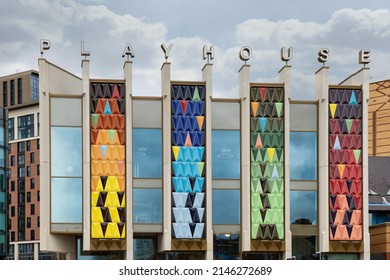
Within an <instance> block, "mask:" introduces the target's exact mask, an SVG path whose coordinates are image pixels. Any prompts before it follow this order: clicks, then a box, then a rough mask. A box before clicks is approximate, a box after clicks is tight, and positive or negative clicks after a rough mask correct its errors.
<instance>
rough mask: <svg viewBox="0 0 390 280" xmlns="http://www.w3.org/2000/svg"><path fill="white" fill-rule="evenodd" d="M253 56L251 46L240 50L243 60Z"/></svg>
mask: <svg viewBox="0 0 390 280" xmlns="http://www.w3.org/2000/svg"><path fill="white" fill-rule="evenodd" d="M251 57H252V49H251V47H248V46H245V47H242V48H241V50H240V59H241V60H242V61H248V60H249V59H250V58H251Z"/></svg>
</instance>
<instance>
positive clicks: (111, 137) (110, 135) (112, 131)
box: [108, 129, 116, 144]
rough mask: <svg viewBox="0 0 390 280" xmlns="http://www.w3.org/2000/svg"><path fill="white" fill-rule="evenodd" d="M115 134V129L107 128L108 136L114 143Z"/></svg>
mask: <svg viewBox="0 0 390 280" xmlns="http://www.w3.org/2000/svg"><path fill="white" fill-rule="evenodd" d="M115 134H116V130H112V129H110V130H108V136H109V137H110V143H111V144H113V143H114V139H115Z"/></svg>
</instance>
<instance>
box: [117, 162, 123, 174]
mask: <svg viewBox="0 0 390 280" xmlns="http://www.w3.org/2000/svg"><path fill="white" fill-rule="evenodd" d="M117 164H118V169H119V174H120V175H124V172H123V165H124V163H123V160H119V161H117Z"/></svg>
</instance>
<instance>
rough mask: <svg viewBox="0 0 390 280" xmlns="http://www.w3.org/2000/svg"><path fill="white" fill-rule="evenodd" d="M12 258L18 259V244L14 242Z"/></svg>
mask: <svg viewBox="0 0 390 280" xmlns="http://www.w3.org/2000/svg"><path fill="white" fill-rule="evenodd" d="M14 260H19V244H18V243H14Z"/></svg>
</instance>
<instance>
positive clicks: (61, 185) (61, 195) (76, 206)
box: [51, 178, 82, 223]
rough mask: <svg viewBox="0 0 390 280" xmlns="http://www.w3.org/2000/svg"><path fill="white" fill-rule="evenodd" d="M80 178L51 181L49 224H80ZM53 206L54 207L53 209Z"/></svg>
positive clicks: (53, 179) (54, 179)
mask: <svg viewBox="0 0 390 280" xmlns="http://www.w3.org/2000/svg"><path fill="white" fill-rule="evenodd" d="M81 186H82V180H81V178H52V179H51V205H52V208H51V222H52V223H81V222H82V187H81ZM54 205H55V207H53V206H54Z"/></svg>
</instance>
